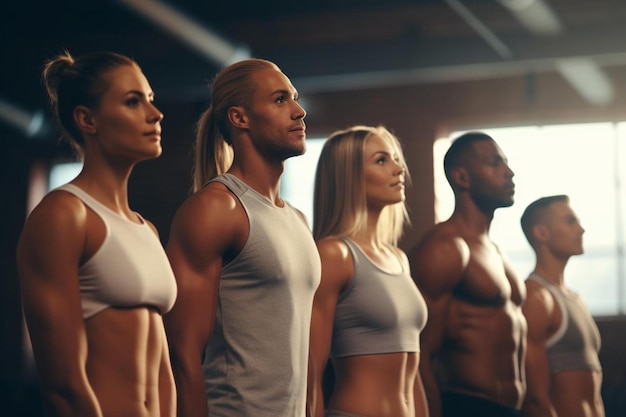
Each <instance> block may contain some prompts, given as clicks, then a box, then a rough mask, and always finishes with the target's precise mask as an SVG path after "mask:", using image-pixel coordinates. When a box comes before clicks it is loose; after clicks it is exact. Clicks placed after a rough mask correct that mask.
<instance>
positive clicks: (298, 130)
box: [289, 124, 306, 133]
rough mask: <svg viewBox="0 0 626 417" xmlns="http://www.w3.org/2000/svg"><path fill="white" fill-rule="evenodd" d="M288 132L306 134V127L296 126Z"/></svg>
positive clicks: (302, 125)
mask: <svg viewBox="0 0 626 417" xmlns="http://www.w3.org/2000/svg"><path fill="white" fill-rule="evenodd" d="M289 131H290V132H302V133H305V132H306V126H305V125H304V124H297V125H296V126H294V127H292V128H291V129H289Z"/></svg>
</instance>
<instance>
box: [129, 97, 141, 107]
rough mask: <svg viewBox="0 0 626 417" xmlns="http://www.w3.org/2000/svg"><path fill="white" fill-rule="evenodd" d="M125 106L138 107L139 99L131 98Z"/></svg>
mask: <svg viewBox="0 0 626 417" xmlns="http://www.w3.org/2000/svg"><path fill="white" fill-rule="evenodd" d="M126 105H127V106H129V107H137V106H138V105H139V99H138V98H137V97H131V98H129V99H128V100H126Z"/></svg>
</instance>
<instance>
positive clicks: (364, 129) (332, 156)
mask: <svg viewBox="0 0 626 417" xmlns="http://www.w3.org/2000/svg"><path fill="white" fill-rule="evenodd" d="M372 135H378V136H380V137H381V138H383V139H384V140H386V141H388V142H389V143H390V144H391V145H392V147H393V149H394V151H395V152H396V153H397V155H398V158H399V163H400V165H401V166H402V167H403V168H404V170H405V173H406V174H405V175H406V178H407V179H409V173H408V170H407V166H406V161H405V159H404V155H403V153H402V145H401V143H400V141H399V140H398V139H397V138H396V137H395V136H394V135H393V134H392V133H391V132H389V130H387V129H386V128H385V127H384V126H377V127H370V126H353V127H351V128H348V129H345V130H339V131H336V132H334V133H333V134H332V135H330V137H329V138H328V139H327V140H326V142H325V143H324V147H323V148H322V152H321V154H320V158H319V161H318V164H317V170H316V173H315V186H314V198H313V236H314V237H315V239H316V240H320V239H323V238H325V237H329V236H334V237H343V236H355V235H359V234H360V233H362V232H364V231H365V229H366V227H367V201H366V193H365V177H364V168H363V149H364V147H365V142H366V141H367V139H368V138H369V137H370V136H372ZM408 223H409V216H408V212H407V209H406V204H405V203H404V202H399V203H396V204H393V205H389V206H386V207H385V208H384V209H383V211H382V213H381V217H380V221H379V222H378V229H377V231H376V237H377V239H378V240H379V241H380V242H384V243H388V244H392V245H396V244H397V243H398V240H399V239H400V237H401V236H402V232H403V228H404V225H405V224H408Z"/></svg>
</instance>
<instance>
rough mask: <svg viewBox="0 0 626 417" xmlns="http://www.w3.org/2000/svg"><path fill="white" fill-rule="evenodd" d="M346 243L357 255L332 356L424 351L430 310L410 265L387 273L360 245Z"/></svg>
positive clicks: (335, 331)
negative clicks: (422, 334) (422, 343)
mask: <svg viewBox="0 0 626 417" xmlns="http://www.w3.org/2000/svg"><path fill="white" fill-rule="evenodd" d="M342 240H343V241H344V242H345V243H346V245H348V248H349V249H350V253H351V254H352V258H353V261H354V275H353V277H352V281H351V282H350V284H349V285H348V286H347V287H346V288H345V289H344V291H343V292H342V293H341V294H340V295H339V300H338V302H337V308H336V311H335V321H334V326H333V336H332V343H331V357H342V356H351V355H367V354H377V353H391V352H419V350H420V344H419V338H420V332H421V331H422V329H423V328H424V326H425V325H426V320H427V317H428V310H427V308H426V302H425V301H424V298H423V297H422V294H421V293H420V292H419V290H418V288H417V286H416V285H415V283H414V281H413V279H412V278H411V276H410V273H409V267H408V265H407V264H406V262H403V266H404V267H403V270H402V272H400V273H398V274H391V273H388V272H386V271H383V270H382V269H380V268H379V267H378V266H376V265H375V264H374V263H373V262H372V261H371V260H370V259H369V258H368V257H367V256H366V255H365V253H364V252H363V251H362V250H361V248H360V247H359V246H358V245H357V244H356V243H355V242H353V241H352V240H350V239H347V238H344V239H342Z"/></svg>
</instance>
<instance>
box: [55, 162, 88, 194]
mask: <svg viewBox="0 0 626 417" xmlns="http://www.w3.org/2000/svg"><path fill="white" fill-rule="evenodd" d="M82 168H83V163H82V162H63V163H57V164H53V165H52V167H50V174H49V176H48V190H53V189H55V188H57V187H60V186H61V185H63V184H66V183H68V182H70V181H71V180H73V179H74V178H76V176H77V175H78V174H79V173H80V170H81V169H82Z"/></svg>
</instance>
